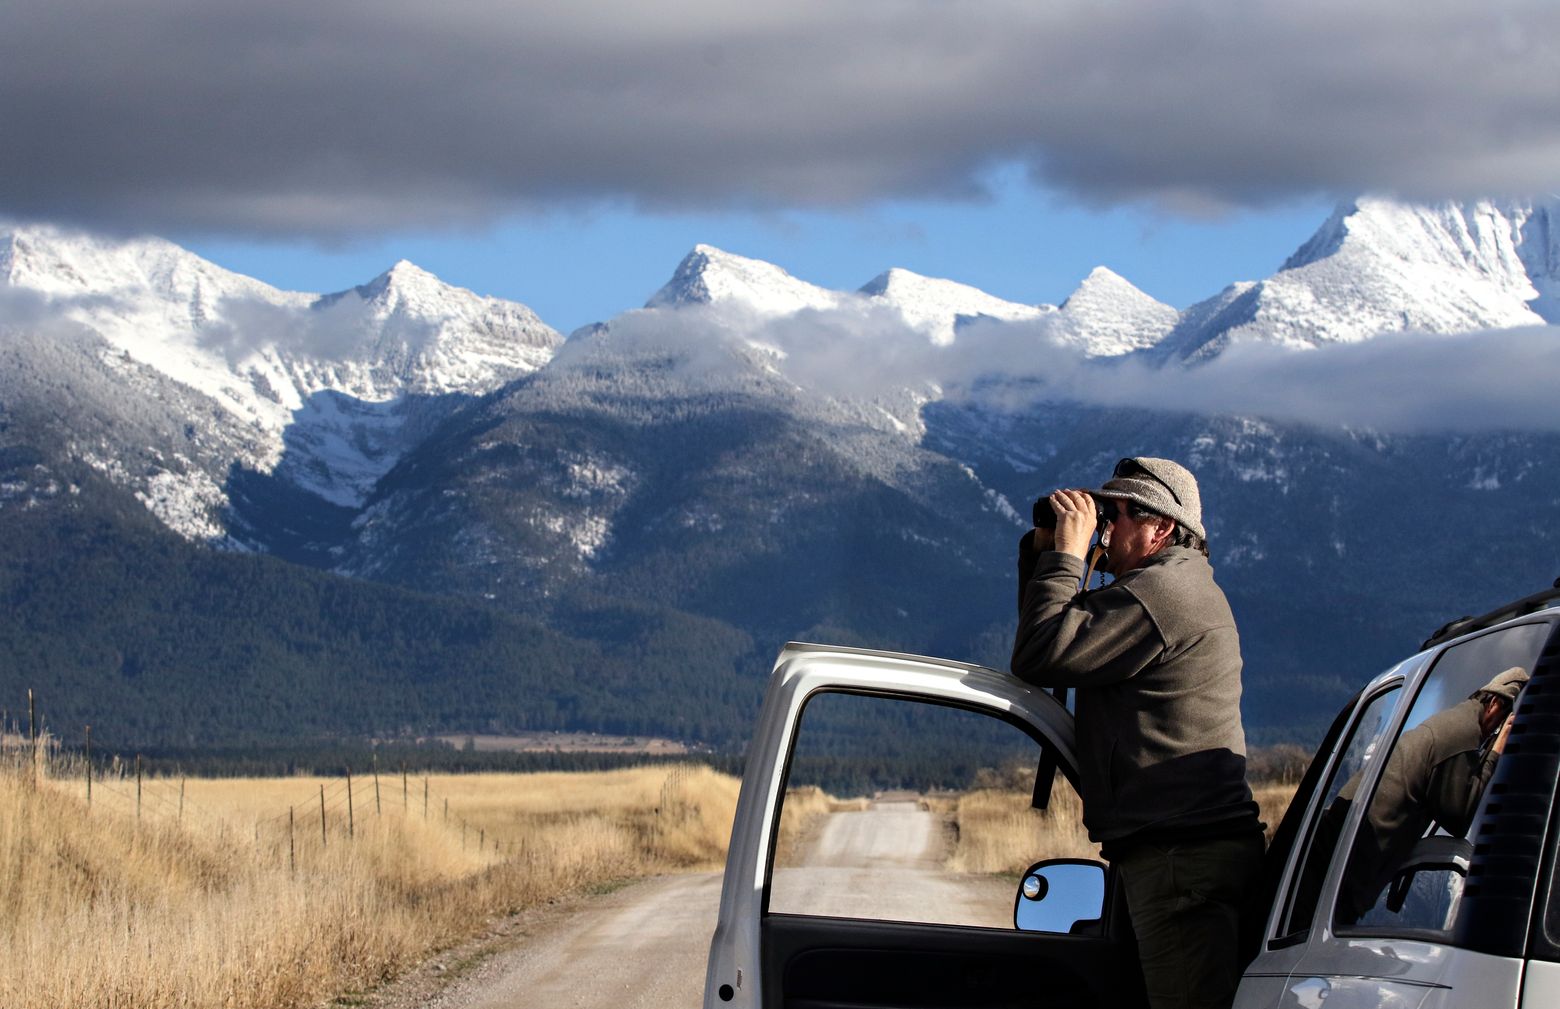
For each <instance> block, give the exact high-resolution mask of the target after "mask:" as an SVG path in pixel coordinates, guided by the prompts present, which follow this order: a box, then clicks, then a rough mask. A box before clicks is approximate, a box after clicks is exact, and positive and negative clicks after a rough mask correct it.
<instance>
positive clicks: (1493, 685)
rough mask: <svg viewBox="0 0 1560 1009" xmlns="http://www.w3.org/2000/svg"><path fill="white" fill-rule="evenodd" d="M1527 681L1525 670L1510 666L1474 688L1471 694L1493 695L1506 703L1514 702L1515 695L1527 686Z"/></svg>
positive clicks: (1515, 701)
mask: <svg viewBox="0 0 1560 1009" xmlns="http://www.w3.org/2000/svg"><path fill="white" fill-rule="evenodd" d="M1527 681H1528V674H1527V670H1526V669H1523V668H1522V667H1521V666H1512V667H1511V668H1510V669H1508V670H1506V671H1505V672H1504V673H1501V674H1500V675H1499V676H1497V677H1495V678H1494V679H1493V680H1491V681H1490V682H1488V683H1486V684H1485V685H1484V686H1482V687H1480V688H1479V689H1478V690H1475V691H1474V692H1473V696H1474V697H1480V696H1483V697H1490V696H1495V697H1499V698H1500V699H1501V700H1503V701H1505V702H1506V703H1507V704H1515V703H1517V695H1518V694H1520V693H1522V688H1523V687H1525V686H1527Z"/></svg>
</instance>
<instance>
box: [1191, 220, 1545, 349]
mask: <svg viewBox="0 0 1560 1009" xmlns="http://www.w3.org/2000/svg"><path fill="white" fill-rule="evenodd" d="M1557 223H1560V204H1557V203H1556V202H1555V201H1553V200H1551V201H1549V202H1547V203H1546V202H1536V203H1535V202H1533V201H1512V200H1505V201H1503V200H1489V199H1484V200H1467V201H1456V200H1446V201H1442V202H1439V203H1406V202H1400V201H1397V200H1392V199H1389V198H1386V197H1381V196H1362V197H1360V198H1359V199H1357V200H1354V201H1351V202H1347V203H1343V204H1340V205H1339V206H1338V207H1337V208H1336V209H1335V210H1334V211H1333V213H1332V215H1331V216H1330V217H1329V218H1328V219H1327V220H1326V222H1324V223H1323V224H1322V226H1321V227H1320V228H1319V229H1317V231H1316V233H1315V234H1314V235H1312V236H1311V238H1310V239H1308V240H1307V241H1306V242H1305V244H1303V245H1301V246H1300V248H1299V249H1297V250H1296V251H1295V253H1294V255H1292V256H1290V257H1289V258H1288V259H1287V260H1286V261H1285V262H1284V265H1283V266H1282V267H1281V268H1280V269H1279V271H1278V272H1277V273H1275V274H1274V275H1273V276H1271V277H1269V278H1267V279H1266V280H1264V281H1261V282H1260V283H1258V284H1256V285H1254V286H1253V287H1251V288H1250V289H1248V290H1243V291H1240V292H1237V293H1236V295H1235V296H1233V297H1229V296H1226V295H1218V296H1216V297H1215V298H1213V299H1209V301H1208V302H1205V303H1203V305H1199V306H1194V307H1193V309H1190V310H1188V312H1187V315H1186V318H1184V319H1183V320H1182V323H1181V325H1180V326H1179V327H1177V332H1176V333H1175V335H1174V337H1173V338H1172V339H1171V340H1170V341H1167V344H1166V349H1167V350H1168V351H1169V352H1170V353H1171V354H1173V355H1175V356H1180V357H1183V358H1186V359H1200V358H1205V357H1207V356H1209V355H1210V354H1215V353H1218V351H1219V350H1220V349H1221V348H1222V347H1224V346H1226V345H1228V344H1229V343H1231V342H1235V341H1246V340H1256V341H1263V342H1269V343H1277V344H1280V345H1283V346H1290V347H1302V348H1303V347H1315V346H1321V345H1323V344H1330V343H1354V342H1358V341H1361V340H1368V339H1370V338H1371V337H1374V336H1376V335H1378V334H1380V333H1388V332H1425V333H1467V332H1473V331H1476V330H1483V329H1504V328H1509V327H1514V326H1529V325H1537V324H1540V323H1542V322H1544V321H1545V320H1546V319H1556V318H1560V301H1557V297H1556V296H1557V295H1560V234H1557V232H1560V228H1557V227H1556V224H1557Z"/></svg>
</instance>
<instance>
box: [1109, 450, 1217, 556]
mask: <svg viewBox="0 0 1560 1009" xmlns="http://www.w3.org/2000/svg"><path fill="white" fill-rule="evenodd" d="M1090 493H1091V494H1093V495H1094V496H1096V497H1109V498H1119V499H1121V500H1124V501H1132V502H1135V503H1136V504H1140V505H1142V506H1143V507H1144V508H1147V509H1148V510H1149V511H1151V512H1154V513H1155V514H1158V515H1163V516H1165V517H1166V518H1171V519H1175V521H1176V523H1177V524H1179V525H1180V526H1181V527H1182V528H1183V529H1190V530H1191V531H1192V532H1194V533H1196V534H1197V535H1198V537H1200V538H1201V539H1207V538H1208V534H1207V533H1205V532H1203V525H1202V497H1201V496H1200V495H1199V494H1198V493H1197V478H1196V477H1194V476H1192V473H1191V470H1189V469H1187V468H1186V467H1185V466H1182V465H1181V464H1180V463H1177V462H1171V461H1170V460H1169V459H1155V458H1154V457H1152V456H1146V455H1141V456H1134V457H1133V458H1130V459H1123V460H1121V461H1120V462H1118V463H1117V464H1116V469H1115V472H1114V473H1112V474H1111V478H1110V479H1109V480H1106V481H1105V486H1103V487H1101V488H1100V489H1099V490H1096V491H1090Z"/></svg>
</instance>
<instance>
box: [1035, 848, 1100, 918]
mask: <svg viewBox="0 0 1560 1009" xmlns="http://www.w3.org/2000/svg"><path fill="white" fill-rule="evenodd" d="M1104 914H1105V866H1104V865H1103V864H1102V863H1100V862H1095V861H1091V860H1089V859H1085V858H1048V859H1046V860H1045V861H1043V862H1036V863H1035V864H1034V865H1032V866H1030V867H1029V868H1028V869H1026V870H1024V875H1023V876H1022V877H1021V878H1020V881H1019V885H1018V896H1017V897H1016V898H1015V899H1014V902H1013V927H1014V928H1016V929H1019V930H1020V931H1023V932H1060V933H1063V934H1077V933H1085V932H1091V931H1093V930H1094V928H1096V927H1098V925H1099V922H1100V919H1101V918H1102V917H1103V916H1104Z"/></svg>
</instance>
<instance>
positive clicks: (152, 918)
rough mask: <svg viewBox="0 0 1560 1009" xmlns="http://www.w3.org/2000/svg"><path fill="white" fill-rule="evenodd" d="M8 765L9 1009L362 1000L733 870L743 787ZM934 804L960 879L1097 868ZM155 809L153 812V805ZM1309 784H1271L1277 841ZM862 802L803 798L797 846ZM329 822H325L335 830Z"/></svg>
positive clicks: (1043, 837)
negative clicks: (560, 907)
mask: <svg viewBox="0 0 1560 1009" xmlns="http://www.w3.org/2000/svg"><path fill="white" fill-rule="evenodd" d="M37 767H38V768H44V769H41V770H40V769H35V767H34V762H33V760H32V758H30V757H28V756H27V755H26V754H25V753H19V752H18V751H17V750H14V749H13V750H12V752H11V753H10V754H8V755H6V759H0V906H3V907H4V908H5V909H6V912H7V913H6V914H5V915H4V916H3V917H0V949H3V950H4V951H5V952H4V955H3V956H0V1006H3V1007H5V1009H77V1007H84V1006H91V1007H93V1009H175V1007H177V1009H184V1007H189V1009H194V1007H213V1006H221V1007H225V1009H251V1007H253V1009H260V1007H265V1009H287V1007H301V1006H316V1005H320V1004H322V1003H324V1002H327V1001H329V1000H330V999H331V998H332V997H336V996H340V997H342V998H343V999H344V1001H345V1002H347V1003H350V1002H351V1001H352V1000H353V994H352V993H355V992H363V991H365V990H367V989H370V988H372V987H373V986H375V985H377V984H379V983H380V982H382V981H384V980H386V979H388V978H390V977H393V976H395V975H396V974H397V973H399V972H400V971H401V970H403V969H405V968H407V967H409V966H411V965H412V964H415V963H417V962H419V961H420V960H422V959H423V958H425V957H426V956H428V955H429V954H430V953H432V952H434V951H436V950H438V949H441V948H444V947H446V946H448V945H451V944H453V943H455V942H457V941H459V940H461V939H462V938H465V937H466V936H468V935H470V934H472V933H473V932H474V931H475V930H478V929H480V928H481V927H482V926H483V925H484V924H485V923H486V922H487V921H488V920H489V919H491V918H493V917H494V916H498V915H502V914H506V913H509V912H512V911H516V910H520V909H523V908H525V907H529V906H533V905H535V904H537V903H540V902H544V901H546V900H548V899H550V898H554V897H557V896H559V895H562V894H564V893H567V892H571V891H580V890H588V889H592V888H599V887H607V886H611V885H614V884H615V883H617V882H619V881H622V880H626V879H629V878H633V877H637V876H643V875H647V874H651V873H656V872H664V871H674V870H686V869H714V868H718V867H719V866H720V864H721V863H722V861H723V860H724V857H725V850H726V843H727V840H728V837H729V834H730V829H731V820H732V815H733V812H734V810H735V806H736V797H737V790H738V782H737V780H736V779H734V778H731V777H729V776H726V775H722V774H718V773H716V772H714V771H712V770H710V769H708V768H705V767H700V766H694V765H675V766H674V765H662V766H657V767H646V768H636V769H629V770H622V771H609V772H594V773H577V774H569V773H548V774H471V775H434V776H430V777H403V776H402V775H400V774H386V775H382V776H380V777H379V778H378V780H377V781H376V780H375V779H374V777H373V776H372V775H363V776H357V777H354V778H353V779H352V781H351V785H350V787H349V785H348V783H347V782H346V781H345V780H344V779H341V778H311V777H292V778H266V779H249V780H237V779H214V780H208V779H189V780H187V781H183V780H179V779H168V778H161V779H147V780H144V781H142V782H140V783H139V785H138V784H137V781H136V779H135V776H134V774H133V773H132V772H131V771H130V769H128V768H126V769H122V770H121V773H120V774H118V775H108V776H100V777H96V778H95V779H94V782H93V791H92V798H91V802H90V804H89V803H88V801H87V795H86V782H85V778H84V775H83V773H82V769H81V768H80V766H79V765H75V766H72V765H70V764H69V763H68V762H61V761H58V760H52V761H51V760H42V761H37ZM991 784H992V785H993V787H987V788H979V789H976V790H974V791H971V792H967V793H963V794H958V795H946V796H938V797H934V798H929V799H926V800H923V801H925V802H926V804H927V806H928V808H931V809H933V810H934V811H936V812H938V813H940V814H942V815H943V816H945V817H946V818H947V820H948V822H949V824H950V826H951V829H952V831H953V834H954V837H955V843H954V846H953V849H952V851H951V853H950V855H949V859H948V867H949V868H950V869H952V870H954V871H957V872H969V873H1016V872H1019V871H1021V870H1022V869H1023V868H1025V867H1026V866H1027V865H1028V864H1030V863H1031V862H1033V861H1035V860H1036V859H1038V858H1042V857H1052V856H1062V855H1072V856H1085V857H1094V856H1095V855H1096V853H1097V849H1096V848H1095V846H1093V845H1091V844H1090V843H1089V842H1088V838H1087V837H1086V836H1085V834H1084V833H1083V831H1082V828H1081V825H1080V816H1081V812H1080V805H1079V800H1078V797H1077V795H1076V794H1075V793H1074V792H1073V791H1072V789H1071V788H1070V787H1069V786H1068V785H1067V783H1066V782H1065V781H1064V780H1062V779H1060V778H1059V779H1058V780H1057V787H1056V791H1055V794H1054V795H1053V797H1052V804H1051V809H1050V810H1049V811H1047V812H1045V813H1040V812H1037V811H1035V810H1033V809H1031V808H1029V800H1030V796H1029V793H1028V791H1027V789H1020V788H1014V787H1009V786H1008V785H1007V784H1006V783H1003V782H991ZM138 793H139V797H138ZM1292 793H1293V786H1285V785H1274V786H1267V787H1263V788H1260V789H1259V790H1258V798H1259V801H1260V802H1261V803H1262V806H1263V812H1264V818H1265V819H1266V820H1267V822H1268V824H1269V826H1270V828H1271V827H1272V826H1273V825H1275V824H1276V823H1277V821H1278V819H1279V817H1280V816H1281V815H1282V812H1283V808H1284V806H1285V805H1286V804H1287V802H1288V800H1289V797H1290V795H1291V794H1292ZM864 804H865V800H840V799H837V798H835V797H833V796H830V795H828V794H826V793H824V792H823V791H821V790H819V789H816V788H801V789H795V790H793V791H792V792H791V793H790V794H789V795H788V797H787V801H786V803H785V805H784V816H783V820H782V825H781V837H780V844H781V845H782V848H784V849H791V848H794V847H795V846H796V845H797V844H798V843H799V842H800V841H801V840H802V839H804V838H805V837H806V836H807V835H808V834H809V832H810V831H811V830H812V829H813V828H814V827H815V826H816V824H817V823H818V822H819V820H820V818H821V817H823V816H825V815H827V814H828V813H830V812H834V811H838V810H841V809H853V808H856V809H859V808H863V806H864ZM322 809H323V813H322Z"/></svg>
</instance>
